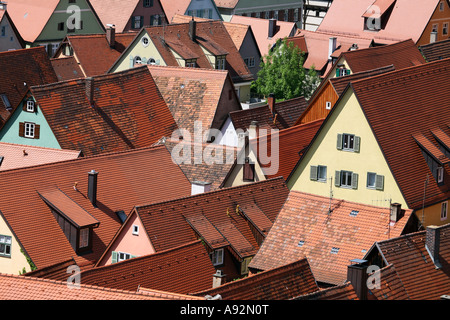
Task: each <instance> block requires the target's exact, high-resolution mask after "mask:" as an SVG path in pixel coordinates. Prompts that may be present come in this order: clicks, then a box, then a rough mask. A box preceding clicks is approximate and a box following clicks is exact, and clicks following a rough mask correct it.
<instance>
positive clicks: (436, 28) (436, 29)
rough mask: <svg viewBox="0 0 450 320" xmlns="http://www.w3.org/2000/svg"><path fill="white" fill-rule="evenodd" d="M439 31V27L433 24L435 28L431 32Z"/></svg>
mask: <svg viewBox="0 0 450 320" xmlns="http://www.w3.org/2000/svg"><path fill="white" fill-rule="evenodd" d="M437 31H438V25H437V24H433V28H432V29H431V32H437Z"/></svg>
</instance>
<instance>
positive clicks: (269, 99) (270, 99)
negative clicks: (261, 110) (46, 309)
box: [267, 93, 276, 115]
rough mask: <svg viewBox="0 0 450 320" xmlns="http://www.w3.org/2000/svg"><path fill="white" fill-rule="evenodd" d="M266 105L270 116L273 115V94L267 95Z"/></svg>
mask: <svg viewBox="0 0 450 320" xmlns="http://www.w3.org/2000/svg"><path fill="white" fill-rule="evenodd" d="M267 104H268V105H269V109H270V112H272V115H274V114H275V113H276V111H275V95H274V94H273V93H271V94H269V97H268V98H267Z"/></svg>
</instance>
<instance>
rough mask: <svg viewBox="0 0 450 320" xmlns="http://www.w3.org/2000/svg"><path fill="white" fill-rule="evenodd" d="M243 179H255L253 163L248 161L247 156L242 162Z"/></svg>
mask: <svg viewBox="0 0 450 320" xmlns="http://www.w3.org/2000/svg"><path fill="white" fill-rule="evenodd" d="M243 169H244V176H243V178H244V181H254V180H255V164H254V163H250V160H249V158H245V163H244V168H243Z"/></svg>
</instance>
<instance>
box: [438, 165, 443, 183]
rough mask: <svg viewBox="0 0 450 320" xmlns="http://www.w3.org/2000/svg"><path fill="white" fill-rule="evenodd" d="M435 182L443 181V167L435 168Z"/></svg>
mask: <svg viewBox="0 0 450 320" xmlns="http://www.w3.org/2000/svg"><path fill="white" fill-rule="evenodd" d="M437 182H438V183H442V182H444V167H438V168H437Z"/></svg>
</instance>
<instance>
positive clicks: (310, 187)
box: [288, 88, 407, 208]
mask: <svg viewBox="0 0 450 320" xmlns="http://www.w3.org/2000/svg"><path fill="white" fill-rule="evenodd" d="M334 108H335V109H336V110H334V111H333V112H332V114H331V115H330V117H329V119H328V120H327V121H326V123H325V125H324V127H323V129H322V130H321V131H320V133H319V135H318V137H317V138H316V140H315V141H314V143H313V144H312V145H311V148H310V150H309V151H308V152H307V154H306V155H305V157H304V158H303V160H302V161H301V163H300V165H299V166H298V168H297V170H296V171H295V172H294V173H293V176H292V177H291V179H290V180H289V181H288V187H289V189H292V190H298V191H303V192H308V193H313V194H317V195H321V196H326V197H328V196H329V195H330V184H331V179H330V178H332V184H331V185H332V191H333V197H334V198H337V199H345V200H348V201H354V202H358V203H364V204H369V205H376V206H382V207H388V206H389V201H392V202H393V203H394V202H398V203H400V204H401V205H402V207H403V208H406V207H407V206H406V201H405V199H404V198H403V195H402V194H401V192H400V189H399V188H398V185H397V183H396V182H395V180H394V177H393V175H392V173H391V171H390V169H389V167H388V166H387V163H386V161H385V159H384V156H383V154H382V152H381V149H380V147H379V146H378V143H377V141H376V140H375V137H374V135H373V133H372V130H371V128H370V126H369V124H368V122H367V120H366V118H365V116H364V114H363V111H362V109H361V107H360V106H359V103H358V101H357V99H356V97H355V95H354V93H353V91H352V89H351V88H350V89H349V90H347V92H346V93H345V94H344V96H343V99H342V100H341V101H340V102H339V103H338V104H337V105H335V107H334ZM338 133H340V134H343V133H348V134H355V135H356V136H359V137H361V144H360V152H359V153H356V152H351V151H343V150H338V149H337V148H336V145H337V135H338ZM311 165H314V166H317V165H324V166H327V177H328V181H327V182H319V181H312V180H310V166H311ZM336 170H346V171H352V172H355V173H357V174H358V175H359V178H358V188H357V189H349V188H343V187H336V186H335V185H334V175H335V171H336ZM368 172H375V173H376V174H378V175H383V176H384V190H373V189H368V188H367V187H366V185H367V173H368Z"/></svg>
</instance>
